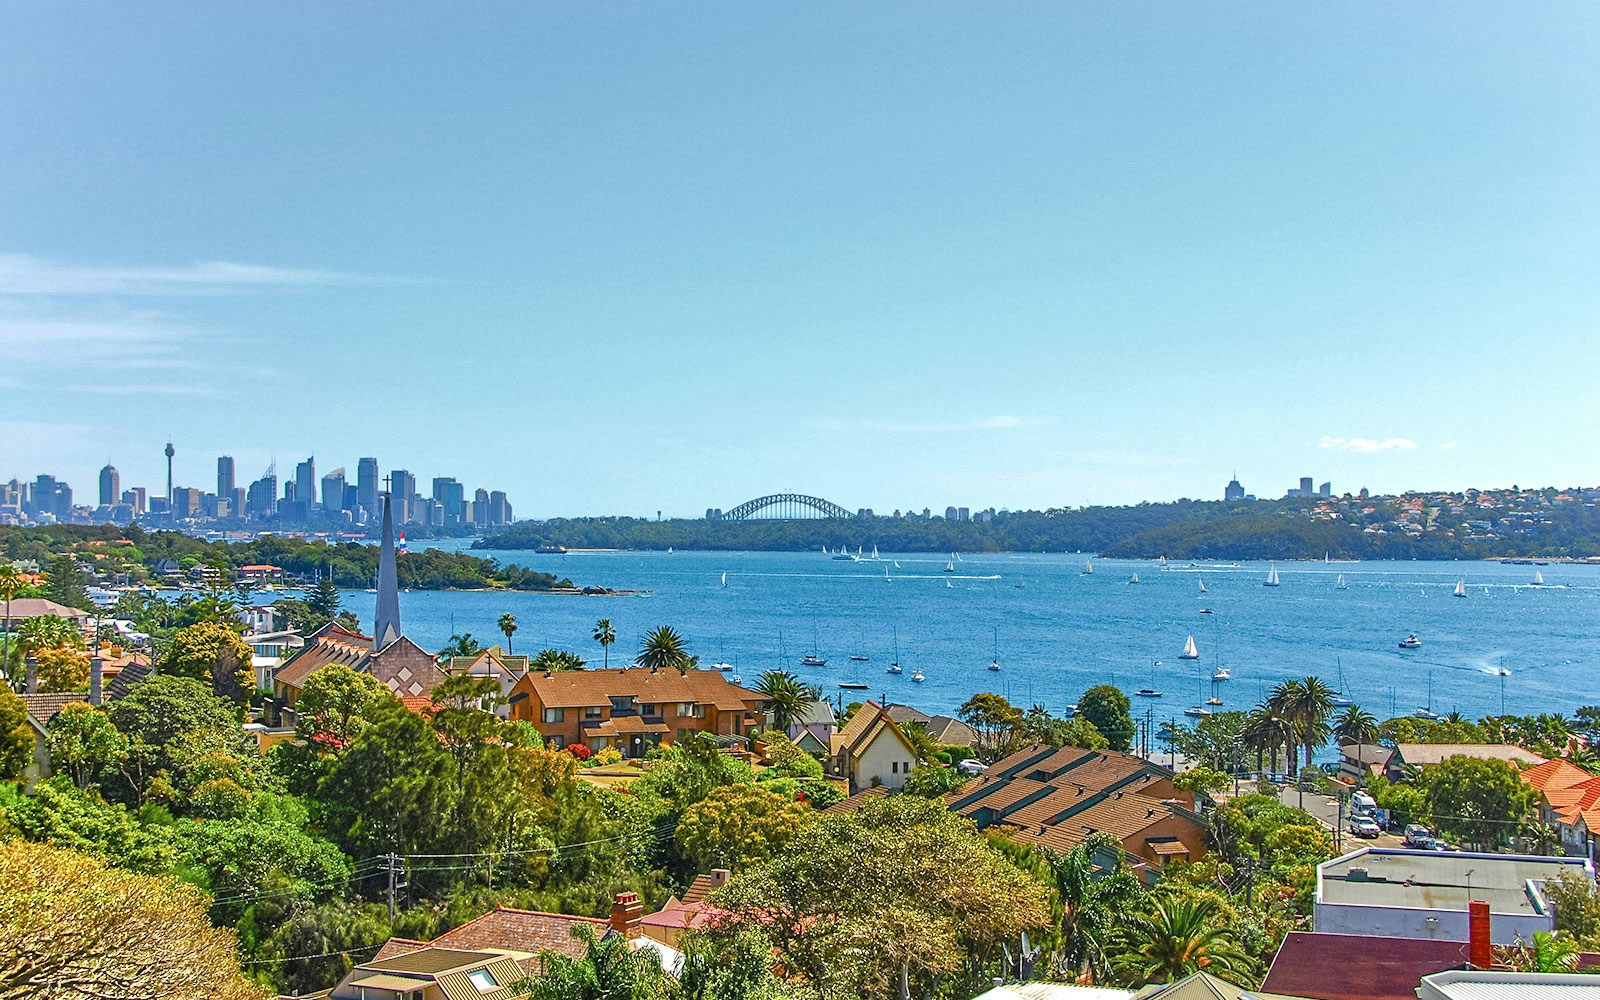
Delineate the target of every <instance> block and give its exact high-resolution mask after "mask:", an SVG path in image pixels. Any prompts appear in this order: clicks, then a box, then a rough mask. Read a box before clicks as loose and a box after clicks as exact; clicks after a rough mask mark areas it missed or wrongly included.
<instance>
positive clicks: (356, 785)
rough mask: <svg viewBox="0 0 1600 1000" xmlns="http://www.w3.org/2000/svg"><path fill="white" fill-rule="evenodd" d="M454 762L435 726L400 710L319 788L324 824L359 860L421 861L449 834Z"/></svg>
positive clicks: (356, 744)
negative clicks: (443, 820)
mask: <svg viewBox="0 0 1600 1000" xmlns="http://www.w3.org/2000/svg"><path fill="white" fill-rule="evenodd" d="M454 773H455V763H454V761H453V760H452V758H451V756H450V754H449V752H448V751H447V750H446V749H445V748H444V747H443V746H442V745H441V744H440V742H439V737H438V735H437V734H436V733H435V731H434V728H433V726H432V725H431V724H430V723H429V722H428V720H426V719H424V718H423V717H422V716H420V715H417V714H416V713H414V712H410V711H407V710H406V709H405V708H403V707H402V706H400V705H399V703H396V704H395V705H394V707H393V708H392V709H390V710H389V711H388V712H386V713H384V715H383V717H382V718H380V719H378V720H376V721H375V722H373V723H372V724H371V725H369V726H367V727H366V728H364V729H363V730H362V731H361V733H360V734H359V735H357V736H356V737H355V739H354V740H352V741H351V744H350V747H349V749H348V750H346V751H345V752H344V753H343V754H342V755H340V756H339V757H338V758H336V759H335V760H334V761H333V763H332V765H331V766H330V767H329V769H328V771H327V773H326V775H325V776H324V777H323V779H322V781H321V784H320V785H319V787H318V789H317V799H318V800H319V801H320V802H322V804H323V808H324V809H325V814H326V819H325V824H326V827H327V829H328V831H329V833H330V834H332V835H333V837H334V839H335V841H336V842H338V843H339V844H340V845H341V846H343V847H344V849H345V851H346V852H348V853H349V854H350V855H351V856H353V857H370V856H372V855H374V854H383V853H386V852H388V851H398V852H401V853H406V854H415V853H421V852H425V851H428V850H430V849H432V848H434V847H436V846H438V845H440V844H441V843H443V842H444V841H445V840H446V839H447V838H448V837H449V835H450V833H451V831H450V830H448V829H441V824H440V822H439V818H440V817H441V816H450V815H452V814H453V812H454V808H455V802H454V794H455V787H456V786H455V782H454V781H453V775H454Z"/></svg>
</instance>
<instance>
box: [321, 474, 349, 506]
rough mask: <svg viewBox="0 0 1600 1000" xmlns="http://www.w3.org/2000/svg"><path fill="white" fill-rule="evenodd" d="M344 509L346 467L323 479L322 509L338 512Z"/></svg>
mask: <svg viewBox="0 0 1600 1000" xmlns="http://www.w3.org/2000/svg"><path fill="white" fill-rule="evenodd" d="M343 507H344V466H342V465H341V466H339V467H338V468H337V469H334V470H333V471H332V472H330V473H328V474H327V475H326V476H323V477H322V509H323V510H326V511H330V512H337V511H339V510H341V509H343Z"/></svg>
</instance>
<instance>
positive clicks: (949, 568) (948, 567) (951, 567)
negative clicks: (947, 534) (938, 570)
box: [944, 559, 956, 573]
mask: <svg viewBox="0 0 1600 1000" xmlns="http://www.w3.org/2000/svg"><path fill="white" fill-rule="evenodd" d="M944 571H945V572H946V573H954V572H955V571H956V563H955V560H954V559H952V560H950V561H949V562H947V563H945V564H944Z"/></svg>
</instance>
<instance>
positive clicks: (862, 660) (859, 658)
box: [850, 653, 872, 663]
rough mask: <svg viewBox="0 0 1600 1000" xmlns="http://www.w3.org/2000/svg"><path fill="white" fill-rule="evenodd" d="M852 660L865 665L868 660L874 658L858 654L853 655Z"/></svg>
mask: <svg viewBox="0 0 1600 1000" xmlns="http://www.w3.org/2000/svg"><path fill="white" fill-rule="evenodd" d="M850 659H852V660H854V661H855V662H856V663H865V662H867V661H868V660H870V659H872V657H870V656H862V655H861V654H859V653H857V654H854V655H852V656H851V657H850Z"/></svg>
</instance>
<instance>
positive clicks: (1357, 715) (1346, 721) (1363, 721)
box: [1333, 705, 1378, 747]
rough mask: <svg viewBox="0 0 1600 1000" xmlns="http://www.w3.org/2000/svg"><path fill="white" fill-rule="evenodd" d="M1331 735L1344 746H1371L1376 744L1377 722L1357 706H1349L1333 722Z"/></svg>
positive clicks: (1369, 713)
mask: <svg viewBox="0 0 1600 1000" xmlns="http://www.w3.org/2000/svg"><path fill="white" fill-rule="evenodd" d="M1333 735H1334V736H1336V737H1338V739H1339V742H1340V743H1341V744H1342V745H1344V746H1349V745H1351V744H1355V745H1356V746H1357V747H1361V746H1371V745H1372V744H1374V743H1377V742H1378V720H1377V719H1375V718H1373V717H1372V713H1371V712H1366V711H1363V710H1362V709H1361V707H1360V706H1358V705H1351V706H1350V707H1349V708H1347V709H1345V710H1344V711H1343V712H1341V713H1340V714H1339V717H1338V718H1336V719H1334V720H1333Z"/></svg>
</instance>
